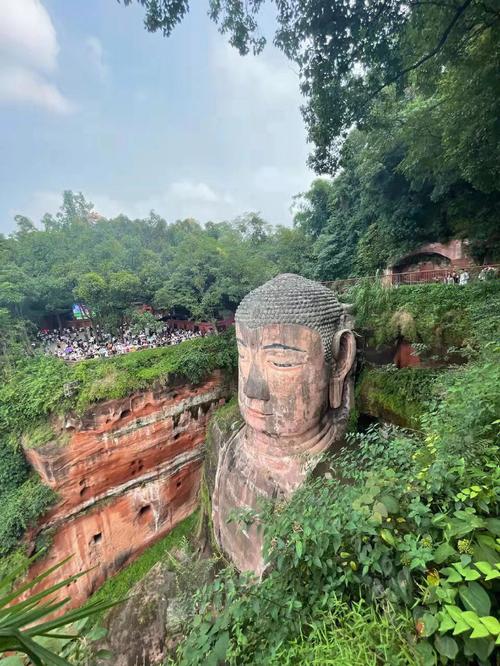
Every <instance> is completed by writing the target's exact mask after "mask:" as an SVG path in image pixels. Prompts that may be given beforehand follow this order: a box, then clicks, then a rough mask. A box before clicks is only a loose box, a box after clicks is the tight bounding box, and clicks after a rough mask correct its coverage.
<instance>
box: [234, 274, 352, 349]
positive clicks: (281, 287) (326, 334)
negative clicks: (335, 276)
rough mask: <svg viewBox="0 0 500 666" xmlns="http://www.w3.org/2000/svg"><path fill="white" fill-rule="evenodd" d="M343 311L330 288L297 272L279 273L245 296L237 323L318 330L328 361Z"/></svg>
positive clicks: (256, 326)
mask: <svg viewBox="0 0 500 666" xmlns="http://www.w3.org/2000/svg"><path fill="white" fill-rule="evenodd" d="M342 311H343V308H342V305H341V304H340V303H339V301H338V300H337V298H336V297H335V295H334V294H333V292H332V291H330V289H327V288H326V287H324V286H323V285H321V284H319V283H318V282H314V281H313V280H308V279H307V278H304V277H302V276H300V275H295V274H293V273H282V274H281V275H277V276H276V277H275V278H273V279H272V280H269V281H268V282H265V283H264V284H263V285H262V286H260V287H257V289H254V290H253V291H251V292H250V293H249V294H247V295H246V296H245V298H244V299H243V300H242V301H241V303H240V305H239V307H238V309H237V310H236V323H237V324H241V325H242V326H245V327H247V328H259V327H260V326H269V325H271V324H297V325H299V326H306V327H307V328H310V329H312V330H313V331H317V332H318V333H319V335H320V337H321V342H322V344H323V350H324V353H325V359H326V360H327V361H328V362H330V361H331V360H332V343H333V338H334V336H335V333H336V332H337V329H338V327H339V320H340V316H341V314H342Z"/></svg>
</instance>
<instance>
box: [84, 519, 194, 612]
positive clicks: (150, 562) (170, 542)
mask: <svg viewBox="0 0 500 666" xmlns="http://www.w3.org/2000/svg"><path fill="white" fill-rule="evenodd" d="M198 514H199V511H195V512H194V513H192V514H191V515H190V516H189V517H188V518H186V519H185V520H183V521H182V522H181V523H179V524H178V525H177V526H176V527H174V529H173V530H172V531H171V532H170V533H169V534H167V536H166V537H164V538H163V539H160V540H159V541H157V542H156V543H155V544H154V545H153V546H151V547H150V548H148V549H147V550H145V551H144V553H142V555H140V556H139V557H138V558H137V559H136V560H134V561H133V562H132V563H131V564H129V565H128V566H127V567H125V568H124V569H122V570H121V571H119V572H118V573H117V574H115V575H114V576H112V577H111V578H108V580H107V581H106V582H105V583H104V584H103V585H102V587H100V588H99V589H98V590H97V592H95V593H94V594H93V595H92V596H91V597H90V599H89V601H93V602H94V601H104V600H109V601H119V600H120V599H125V598H126V597H127V596H128V595H129V594H130V592H131V590H132V588H133V587H134V585H135V584H136V583H138V582H139V581H140V580H142V579H143V578H144V576H145V575H146V574H147V573H148V571H150V569H152V568H153V567H154V565H155V564H156V563H157V562H160V561H162V560H163V559H164V558H165V555H166V553H168V552H169V551H171V550H172V549H173V548H176V547H177V546H179V545H180V544H181V542H182V541H183V540H184V539H185V538H189V537H190V536H191V535H193V534H194V532H195V530H196V525H197V521H198ZM98 619H100V618H99V617H96V620H98Z"/></svg>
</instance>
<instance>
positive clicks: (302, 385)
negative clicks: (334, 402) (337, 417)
mask: <svg viewBox="0 0 500 666" xmlns="http://www.w3.org/2000/svg"><path fill="white" fill-rule="evenodd" d="M236 336H237V340H238V352H239V388H238V399H239V405H240V410H241V413H242V416H243V418H244V419H245V422H246V423H247V424H248V425H249V426H250V427H251V428H253V429H254V430H256V431H258V432H259V431H260V432H265V433H268V434H270V435H277V436H293V435H297V436H300V435H302V434H304V433H307V432H309V431H311V430H312V429H313V428H314V427H315V426H317V425H318V424H319V422H320V420H321V417H322V416H323V414H324V413H325V412H326V410H327V409H328V387H329V379H330V365H329V364H328V363H327V362H326V361H325V354H324V350H323V345H322V342H321V338H320V335H319V333H318V332H317V331H314V330H312V329H310V328H307V327H306V326H299V325H297V324H271V325H267V326H262V327H259V328H255V329H250V328H247V327H245V326H243V325H237V326H236Z"/></svg>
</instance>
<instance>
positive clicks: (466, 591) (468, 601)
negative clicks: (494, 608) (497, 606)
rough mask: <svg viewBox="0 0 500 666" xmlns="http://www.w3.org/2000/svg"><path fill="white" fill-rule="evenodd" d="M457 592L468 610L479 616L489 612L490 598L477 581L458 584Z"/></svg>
mask: <svg viewBox="0 0 500 666" xmlns="http://www.w3.org/2000/svg"><path fill="white" fill-rule="evenodd" d="M458 594H459V595H460V599H461V600H462V602H463V604H464V606H465V607H466V608H467V609H468V610H473V611H474V612H475V613H477V614H478V615H479V616H483V615H489V614H490V609H491V601H490V598H489V596H488V593H487V592H486V590H485V589H484V588H483V587H481V585H479V583H476V582H471V583H468V584H467V585H460V587H459V588H458Z"/></svg>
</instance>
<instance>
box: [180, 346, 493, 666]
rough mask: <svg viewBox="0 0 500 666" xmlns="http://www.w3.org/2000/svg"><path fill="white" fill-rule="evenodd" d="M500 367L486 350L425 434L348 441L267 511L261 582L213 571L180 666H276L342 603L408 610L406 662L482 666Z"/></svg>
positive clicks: (489, 602) (489, 627) (488, 621)
mask: <svg viewBox="0 0 500 666" xmlns="http://www.w3.org/2000/svg"><path fill="white" fill-rule="evenodd" d="M499 360H500V359H499V353H498V349H496V350H495V349H493V348H490V349H486V350H484V355H483V356H482V357H481V359H480V360H478V361H477V362H475V363H473V364H469V365H468V366H466V367H463V368H461V369H458V370H454V371H451V372H448V373H446V375H444V378H443V381H442V383H441V385H440V386H438V387H437V391H438V393H437V395H438V398H439V400H436V402H435V403H434V404H433V405H431V406H430V407H429V408H428V409H427V410H426V413H425V415H424V417H423V418H422V422H421V429H422V430H421V432H417V433H412V434H409V433H408V432H407V431H404V430H400V429H397V428H394V427H391V428H388V427H378V428H372V429H370V430H369V431H368V432H367V433H365V434H363V435H357V436H354V438H353V439H354V442H353V443H356V444H357V448H356V450H354V451H353V449H352V448H349V449H348V450H345V451H344V452H342V453H341V454H340V455H339V456H337V457H336V458H335V459H333V461H332V470H331V474H330V475H327V476H325V477H322V478H319V479H316V480H310V481H309V482H308V483H306V484H305V485H304V486H303V487H302V488H301V489H300V490H299V491H298V492H297V493H296V494H295V495H294V497H293V498H292V500H291V501H290V502H289V503H288V504H283V503H280V504H276V505H274V506H273V507H271V508H270V509H269V510H268V512H267V513H266V514H264V515H263V516H262V518H263V519H264V529H265V543H266V548H267V553H268V559H269V565H270V568H269V573H268V575H267V577H266V578H265V579H264V580H263V581H262V583H260V584H256V582H255V581H253V580H252V579H250V578H249V577H248V576H238V575H236V574H235V573H234V572H232V571H231V570H226V571H224V572H222V573H221V575H220V576H219V577H218V578H217V580H216V581H215V584H214V585H213V586H212V587H211V588H210V589H205V590H204V591H203V592H202V593H201V594H200V596H199V598H198V599H197V603H198V604H199V607H200V615H199V617H198V618H197V620H196V622H195V626H194V627H193V629H192V631H191V633H190V634H189V635H188V637H187V640H186V642H185V644H184V646H183V648H182V652H181V655H180V663H181V664H183V665H193V664H208V663H217V659H224V658H225V659H226V660H227V661H228V663H230V664H238V665H240V664H268V663H272V660H273V659H275V660H276V659H277V655H280V654H285V655H286V654H293V652H294V650H295V649H296V648H295V647H294V646H295V645H296V644H295V641H296V638H297V637H298V636H302V635H303V636H304V637H307V635H308V633H309V632H310V631H311V626H313V627H314V626H317V623H318V622H320V623H321V622H324V621H325V612H326V613H328V612H329V609H331V608H333V609H335V608H336V605H337V603H338V599H339V598H340V599H344V600H345V601H346V602H348V603H352V602H353V601H357V600H360V599H364V600H366V601H367V603H370V604H373V605H374V606H375V607H377V608H378V612H383V611H384V608H385V607H386V606H387V604H390V605H391V606H392V607H394V608H395V609H396V612H397V613H399V614H400V616H401V617H404V616H406V615H407V614H408V613H411V614H412V615H413V627H412V631H411V632H410V634H411V635H410V636H408V646H409V647H408V649H413V648H414V649H415V650H416V652H417V655H418V656H416V657H415V660H414V662H413V663H421V664H423V665H424V666H427V665H429V666H431V665H434V664H437V663H438V662H440V663H448V662H451V663H457V664H468V663H478V662H479V663H481V664H487V663H489V662H488V659H489V658H490V656H491V653H492V650H494V647H495V642H496V641H497V642H498V640H499V636H500V623H499V622H498V620H497V617H498V612H499V610H500V609H499V606H498V603H499V599H500V556H499V551H500V542H499V539H498V538H499V537H500V520H499V518H498V515H499V508H500V471H499V470H500V466H499V462H500V458H499V450H498V420H497V419H498V414H499V412H500V363H499ZM346 481H348V482H347V483H346ZM386 619H387V618H386ZM389 619H390V618H389ZM370 633H371V632H369V631H368V632H365V635H370ZM312 636H313V638H314V641H317V639H318V636H317V634H316V636H315V634H314V629H313V632H312ZM314 636H315V637H314ZM329 640H330V639H329V638H328V636H325V638H324V640H323V644H322V649H323V654H324V655H325V658H328V657H331V655H332V654H335V652H334V651H333V648H332V650H331V651H330V653H328V650H324V648H325V645H326V644H327V643H328V641H329ZM353 640H354V639H353ZM326 647H327V645H326ZM210 660H212V661H210ZM285 663H286V662H285ZM290 663H294V662H293V660H291V661H290ZM387 663H398V662H397V661H395V662H392V661H389V662H387ZM402 663H404V662H402Z"/></svg>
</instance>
